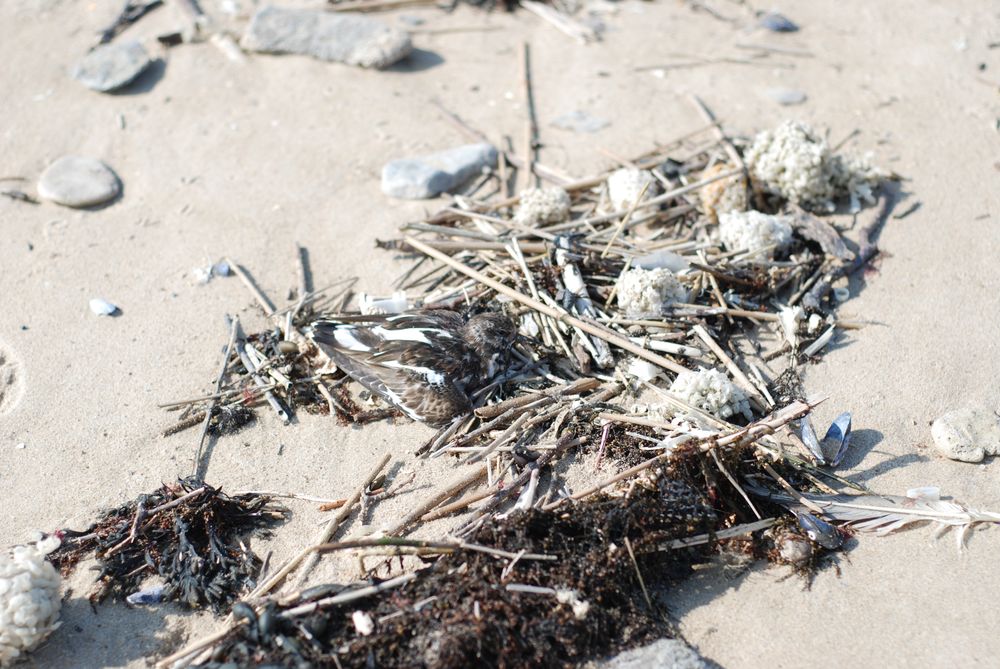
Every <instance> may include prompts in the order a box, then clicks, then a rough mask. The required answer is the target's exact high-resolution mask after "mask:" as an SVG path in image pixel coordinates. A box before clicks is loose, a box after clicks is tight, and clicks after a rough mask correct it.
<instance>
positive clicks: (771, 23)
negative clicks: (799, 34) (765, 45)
mask: <svg viewBox="0 0 1000 669" xmlns="http://www.w3.org/2000/svg"><path fill="white" fill-rule="evenodd" d="M759 23H760V26H761V27H762V28H767V29H768V30H770V31H771V32H775V33H793V32H796V31H797V30H798V29H799V27H798V25H796V24H795V23H794V22H792V20H791V19H789V18H788V17H787V16H784V15H783V14H779V13H778V12H768V13H767V14H764V16H762V17H760V22H759Z"/></svg>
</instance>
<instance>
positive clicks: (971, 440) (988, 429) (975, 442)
mask: <svg viewBox="0 0 1000 669" xmlns="http://www.w3.org/2000/svg"><path fill="white" fill-rule="evenodd" d="M931 436H932V437H934V445H935V446H937V448H938V450H939V451H941V452H942V453H943V454H944V455H945V456H946V457H949V458H951V459H952V460H960V461H962V462H982V461H983V458H985V457H986V456H987V455H998V454H1000V417H998V416H997V414H996V412H994V411H992V410H991V409H989V408H987V407H984V406H973V407H967V408H965V409H956V410H955V411H949V412H948V413H946V414H945V415H943V416H941V417H940V418H938V419H937V420H936V421H934V422H933V423H932V424H931Z"/></svg>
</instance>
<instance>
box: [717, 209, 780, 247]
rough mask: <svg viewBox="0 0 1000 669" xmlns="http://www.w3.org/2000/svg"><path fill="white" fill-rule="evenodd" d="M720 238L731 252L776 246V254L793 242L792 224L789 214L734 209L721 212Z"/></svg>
mask: <svg viewBox="0 0 1000 669" xmlns="http://www.w3.org/2000/svg"><path fill="white" fill-rule="evenodd" d="M719 239H720V240H721V241H722V244H723V246H725V247H726V249H727V250H729V251H757V250H760V249H765V248H768V247H774V248H773V249H772V250H771V251H770V252H769V254H770V255H771V256H773V255H774V252H775V251H780V250H781V249H783V248H784V247H786V246H788V243H789V242H790V241H792V226H791V225H790V224H789V222H788V219H787V217H784V216H770V215H768V214H762V213H760V212H759V211H738V212H737V211H734V212H730V213H728V214H720V215H719Z"/></svg>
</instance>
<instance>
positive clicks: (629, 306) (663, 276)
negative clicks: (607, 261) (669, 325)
mask: <svg viewBox="0 0 1000 669" xmlns="http://www.w3.org/2000/svg"><path fill="white" fill-rule="evenodd" d="M687 294H688V293H687V290H686V289H685V288H684V286H682V285H681V282H680V281H678V280H677V277H676V276H674V273H673V272H671V271H670V270H669V269H664V268H662V267H659V268H657V269H638V268H637V269H630V270H627V271H625V272H622V275H621V277H620V278H619V279H618V306H619V307H620V308H621V310H622V311H624V312H625V315H626V316H628V317H629V318H656V317H659V316H661V315H662V314H663V309H664V307H666V306H668V305H670V304H671V303H673V302H684V301H685V300H686V299H687Z"/></svg>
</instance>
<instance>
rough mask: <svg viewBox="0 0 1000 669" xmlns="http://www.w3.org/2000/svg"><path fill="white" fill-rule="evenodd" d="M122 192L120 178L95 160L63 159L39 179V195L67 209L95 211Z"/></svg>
mask: <svg viewBox="0 0 1000 669" xmlns="http://www.w3.org/2000/svg"><path fill="white" fill-rule="evenodd" d="M120 192H121V182H120V181H119V180H118V175H116V174H115V173H114V172H113V171H112V170H111V168H110V167H108V166H107V165H105V164H104V163H102V162H101V161H100V160H95V159H93V158H83V157H80V156H63V157H62V158H60V159H59V160H57V161H55V162H54V163H52V164H51V165H49V166H48V167H47V168H46V169H45V171H44V172H42V176H40V177H39V178H38V194H39V195H40V196H42V197H43V198H45V199H46V200H51V201H52V202H55V203H56V204H61V205H64V206H67V207H93V206H95V205H98V204H102V203H104V202H107V201H108V200H111V199H113V198H115V197H116V196H117V195H118V193H120Z"/></svg>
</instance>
